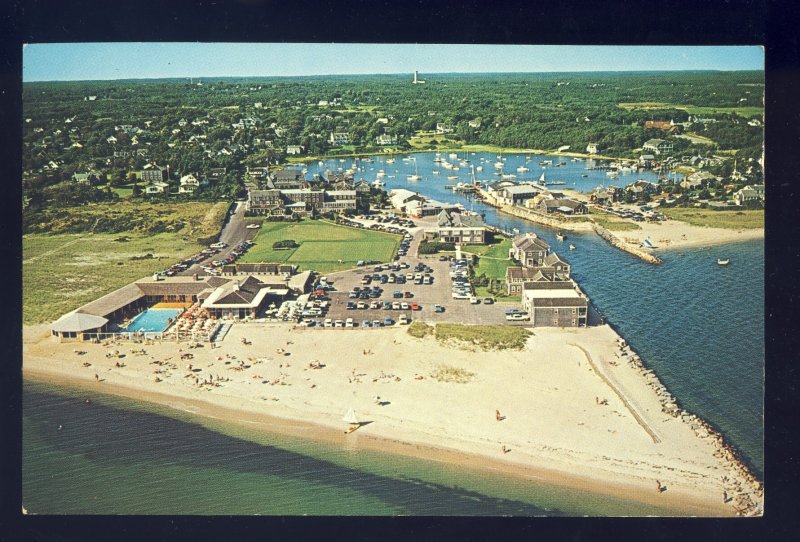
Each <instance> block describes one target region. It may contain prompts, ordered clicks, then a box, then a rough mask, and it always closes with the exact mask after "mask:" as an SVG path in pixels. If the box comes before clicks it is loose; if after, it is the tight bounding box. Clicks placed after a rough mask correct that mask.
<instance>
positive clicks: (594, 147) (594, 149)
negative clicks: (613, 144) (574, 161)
mask: <svg viewBox="0 0 800 542" xmlns="http://www.w3.org/2000/svg"><path fill="white" fill-rule="evenodd" d="M586 152H588V153H589V154H597V153H598V152H600V145H598V144H597V143H589V144H588V145H586Z"/></svg>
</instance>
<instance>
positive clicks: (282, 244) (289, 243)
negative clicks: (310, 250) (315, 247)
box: [272, 239, 300, 250]
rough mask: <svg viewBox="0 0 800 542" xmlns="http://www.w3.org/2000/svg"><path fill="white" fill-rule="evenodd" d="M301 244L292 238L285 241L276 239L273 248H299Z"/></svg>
mask: <svg viewBox="0 0 800 542" xmlns="http://www.w3.org/2000/svg"><path fill="white" fill-rule="evenodd" d="M299 246H300V245H299V244H298V243H297V242H296V241H294V240H292V239H286V240H284V241H276V242H274V243H272V248H273V249H275V250H280V249H289V248H297V247H299Z"/></svg>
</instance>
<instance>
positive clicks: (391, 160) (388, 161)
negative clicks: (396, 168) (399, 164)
mask: <svg viewBox="0 0 800 542" xmlns="http://www.w3.org/2000/svg"><path fill="white" fill-rule="evenodd" d="M386 163H387V164H394V158H387V159H386Z"/></svg>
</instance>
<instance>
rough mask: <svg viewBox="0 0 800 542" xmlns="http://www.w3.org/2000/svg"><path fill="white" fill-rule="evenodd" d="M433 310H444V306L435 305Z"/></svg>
mask: <svg viewBox="0 0 800 542" xmlns="http://www.w3.org/2000/svg"><path fill="white" fill-rule="evenodd" d="M433 312H444V307H443V306H442V305H434V306H433Z"/></svg>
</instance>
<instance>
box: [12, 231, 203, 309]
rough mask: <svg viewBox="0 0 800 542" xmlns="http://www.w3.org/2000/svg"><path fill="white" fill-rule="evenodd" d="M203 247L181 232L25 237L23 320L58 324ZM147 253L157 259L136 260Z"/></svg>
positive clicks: (23, 252) (23, 250)
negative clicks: (54, 321)
mask: <svg viewBox="0 0 800 542" xmlns="http://www.w3.org/2000/svg"><path fill="white" fill-rule="evenodd" d="M123 236H124V237H125V238H127V239H128V241H115V239H120V238H122V237H123ZM202 248H203V247H202V246H201V245H199V244H197V243H195V242H192V241H185V240H184V238H183V235H182V234H181V233H160V234H156V235H146V234H138V233H125V234H124V235H123V234H118V233H117V234H110V233H106V234H93V235H92V234H60V235H46V234H29V235H24V236H23V238H22V258H23V262H22V321H23V323H24V324H40V323H44V322H51V321H53V320H56V319H57V318H59V317H60V316H61V315H63V314H64V313H67V312H69V311H71V310H74V309H76V308H78V307H80V306H81V305H84V304H86V303H88V302H89V301H92V300H94V299H97V298H98V297H101V296H102V295H105V294H107V293H109V292H111V291H114V290H116V289H117V288H120V287H122V286H124V285H126V284H128V283H130V282H133V281H134V280H137V279H140V278H142V277H145V276H147V275H150V274H152V273H153V272H154V271H159V270H162V269H164V268H166V267H168V266H169V265H170V264H172V263H173V262H176V261H178V260H180V259H182V258H185V257H187V256H191V255H192V254H194V253H195V252H197V251H198V250H200V249H202ZM145 254H152V255H153V258H148V259H132V258H133V257H141V256H144V255H145Z"/></svg>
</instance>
